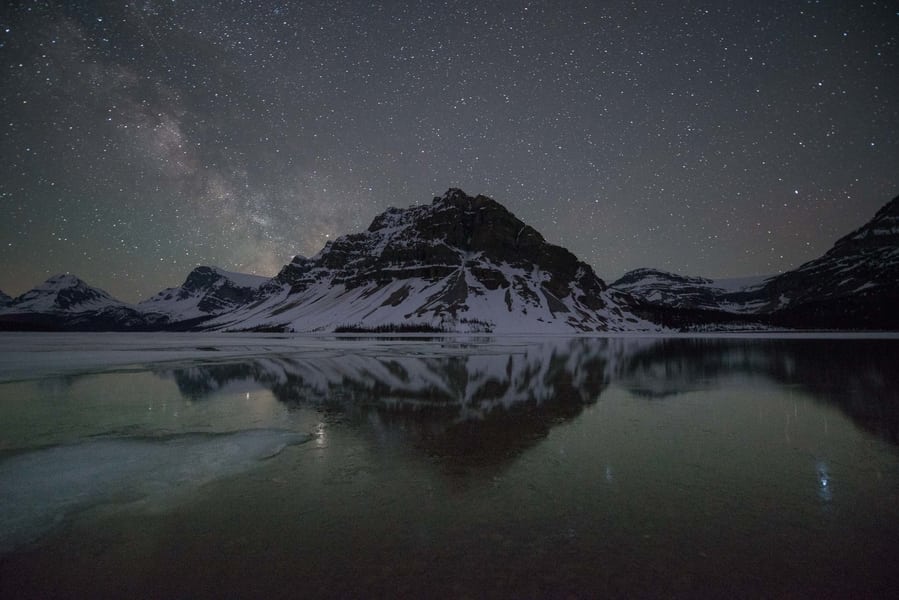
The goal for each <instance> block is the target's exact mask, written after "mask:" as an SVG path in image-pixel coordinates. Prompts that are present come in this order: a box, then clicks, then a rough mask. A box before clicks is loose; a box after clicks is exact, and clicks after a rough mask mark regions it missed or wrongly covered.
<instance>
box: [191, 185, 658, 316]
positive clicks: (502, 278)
mask: <svg viewBox="0 0 899 600" xmlns="http://www.w3.org/2000/svg"><path fill="white" fill-rule="evenodd" d="M628 302H629V297H628V296H627V295H625V294H622V293H620V292H617V291H615V290H609V289H607V286H606V285H605V283H603V281H602V280H601V279H599V277H597V276H596V274H595V273H594V272H593V269H592V268H591V267H590V266H589V265H587V264H586V263H583V262H581V261H579V260H578V259H577V258H576V257H575V256H574V255H573V254H571V253H570V252H568V251H567V250H565V249H564V248H561V247H559V246H554V245H552V244H549V243H547V242H546V241H545V240H544V239H543V237H542V236H541V235H540V234H539V233H538V232H537V231H535V230H534V229H533V228H532V227H529V226H528V225H525V224H524V223H523V222H521V221H520V220H518V219H517V218H515V216H514V215H513V214H512V213H510V212H509V211H508V210H506V209H505V208H504V207H503V206H501V205H500V204H499V203H497V202H495V201H494V200H492V199H490V198H487V197H486V196H476V197H472V196H468V195H466V194H465V193H464V192H462V191H461V190H457V189H451V190H449V191H448V192H447V193H446V194H445V195H444V196H442V197H437V198H434V201H433V202H432V203H431V204H429V205H424V206H413V207H410V208H407V209H396V208H391V209H389V210H387V211H386V212H385V213H383V214H381V215H380V216H378V217H376V218H375V220H374V221H373V222H372V224H371V226H370V227H369V228H368V230H367V231H365V232H362V233H357V234H352V235H346V236H343V237H340V238H338V239H336V240H334V241H332V242H328V244H327V245H326V246H325V247H324V248H323V249H322V251H321V252H319V253H318V254H317V255H316V256H314V257H312V258H303V257H297V258H295V259H294V260H293V261H292V262H291V263H290V264H289V265H287V266H286V267H284V268H283V269H282V270H281V272H280V273H279V274H278V275H277V276H276V277H275V278H274V279H273V280H272V282H271V283H270V284H266V285H264V286H263V287H262V288H260V293H259V294H258V295H257V297H256V299H255V300H254V301H253V302H252V303H250V304H249V305H247V306H244V307H241V308H238V309H237V310H234V311H230V312H228V313H226V314H223V315H221V316H220V317H217V318H216V319H213V320H212V321H210V322H208V323H207V324H206V325H207V326H209V327H212V328H216V329H226V330H244V329H282V330H288V331H332V330H334V329H335V328H340V327H351V328H361V329H374V328H379V327H385V328H387V327H391V328H395V327H398V326H407V327H419V328H423V329H424V328H427V329H441V330H446V331H493V332H506V333H511V332H578V331H609V330H613V331H614V330H632V329H655V328H656V327H655V326H654V325H653V324H651V323H648V322H646V321H643V320H641V319H639V318H637V317H636V316H634V315H633V314H632V313H631V312H630V311H629V310H628Z"/></svg>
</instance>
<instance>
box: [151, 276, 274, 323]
mask: <svg viewBox="0 0 899 600" xmlns="http://www.w3.org/2000/svg"><path fill="white" fill-rule="evenodd" d="M268 281H270V278H268V277H259V276H257V275H246V274H243V273H232V272H230V271H225V270H223V269H219V268H217V267H197V268H196V269H194V270H193V271H191V272H190V274H189V275H188V276H187V279H186V280H185V281H184V283H183V284H182V285H181V286H180V287H173V288H167V289H164V290H162V291H161V292H159V293H158V294H156V295H155V296H153V297H151V298H148V299H147V300H144V301H142V302H140V303H139V304H138V305H137V306H138V309H140V310H141V311H142V312H145V313H156V314H159V315H163V316H164V317H165V318H166V319H167V320H168V321H169V322H171V323H177V322H184V321H191V320H202V319H206V318H208V317H210V316H214V315H218V314H221V313H223V312H227V311H229V310H233V309H235V308H237V307H240V306H242V305H244V304H246V303H247V302H249V301H250V300H252V299H253V298H254V297H255V295H256V293H257V292H258V290H259V287H260V286H261V285H262V284H263V283H266V282H268Z"/></svg>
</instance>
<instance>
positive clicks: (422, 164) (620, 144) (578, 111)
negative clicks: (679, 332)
mask: <svg viewBox="0 0 899 600" xmlns="http://www.w3.org/2000/svg"><path fill="white" fill-rule="evenodd" d="M0 10H2V18H0V113H2V118H0V130H2V135H0V156H2V161H3V168H2V171H0V201H2V207H3V219H2V222H0V243H2V246H0V247H2V269H0V289H2V290H3V291H5V292H7V293H9V294H13V295H15V294H19V293H22V292H23V291H25V290H26V289H27V288H29V287H31V286H33V285H35V284H37V283H38V282H40V281H42V280H43V279H45V278H46V277H47V276H49V275H51V274H54V273H58V272H65V271H69V272H72V273H75V274H77V275H79V276H81V277H82V278H84V279H86V280H87V281H88V282H89V283H91V284H94V285H97V286H99V287H102V288H104V289H106V290H107V291H109V292H111V293H112V294H114V295H116V296H118V297H121V298H123V299H126V300H131V301H134V300H138V299H140V298H145V297H147V296H149V295H151V294H152V293H154V292H155V291H158V290H159V289H161V288H163V287H167V286H171V285H176V284H178V283H180V282H181V281H182V280H183V279H184V277H185V275H186V274H187V272H188V271H189V270H190V269H191V268H193V267H194V266H196V265H199V264H211V265H217V266H221V267H223V268H226V269H231V270H238V271H244V272H253V273H257V274H263V275H273V274H274V273H276V272H277V270H278V268H279V267H280V266H281V265H282V264H284V263H286V262H288V261H289V260H290V259H291V257H292V256H294V255H296V254H304V255H311V254H314V253H315V252H317V251H318V250H319V249H320V248H321V247H322V245H323V244H324V243H325V242H326V241H327V240H328V239H329V238H332V237H334V236H336V235H340V234H344V233H351V232H354V231H359V230H361V229H364V228H365V227H367V225H368V223H369V222H370V221H371V219H372V218H373V217H374V216H375V215H376V214H378V213H380V212H382V211H383V210H384V209H386V208H387V207H389V206H400V207H404V206H408V205H411V204H415V203H420V202H429V201H430V199H431V197H432V196H434V195H438V194H442V193H443V192H444V191H445V190H446V189H447V188H449V187H461V188H463V189H464V190H465V191H467V192H468V193H470V194H476V193H482V194H486V195H489V196H491V197H493V198H495V199H496V200H498V201H499V202H501V203H503V204H504V205H505V206H506V207H507V208H509V209H510V210H511V211H512V212H514V213H515V214H516V216H518V217H519V218H521V219H522V220H524V221H525V222H527V223H529V224H531V225H533V226H534V227H535V228H536V229H537V230H538V231H540V232H541V233H543V234H544V236H545V237H546V238H547V239H548V240H549V241H551V242H553V243H557V244H561V245H564V246H566V247H567V248H569V249H570V250H572V251H573V252H574V253H575V254H576V255H577V256H578V257H579V258H582V259H584V260H586V261H588V262H590V263H591V264H593V266H594V267H595V268H596V270H597V273H598V274H599V275H600V276H602V277H604V278H606V279H607V280H608V279H614V278H615V277H617V276H618V275H620V274H621V273H623V272H624V271H625V270H628V269H631V268H636V267H641V266H653V267H659V268H663V269H666V270H670V271H674V272H679V273H685V274H692V275H705V276H719V277H720V276H744V275H755V274H768V273H776V272H779V271H783V270H786V269H789V268H793V267H795V266H798V265H799V264H800V263H802V262H804V261H806V260H808V259H811V258H813V257H815V256H818V255H820V254H821V253H823V252H824V251H826V250H827V248H828V247H829V246H830V245H831V244H832V243H833V242H834V241H835V239H836V238H838V237H840V236H841V235H842V234H844V233H847V232H848V231H849V230H850V229H852V228H854V227H857V226H859V225H861V224H862V223H864V222H865V221H866V220H868V219H869V218H870V217H871V216H872V215H873V213H874V212H875V211H876V210H877V208H878V207H879V206H881V205H882V204H884V203H886V202H887V201H888V200H890V199H891V198H892V197H893V196H895V195H896V194H897V193H899V76H897V73H899V69H897V63H899V60H897V58H899V47H897V32H899V13H897V9H896V5H895V4H894V3H892V2H862V3H850V2H782V1H777V2H731V3H725V2H670V3H669V2H665V3H661V2H653V3H649V2H645V3H644V2H602V3H600V2H583V3H578V4H574V3H569V2H491V3H480V2H467V1H459V2H385V3H380V4H379V3H375V2H358V1H353V2H339V1H328V2H280V3H279V2H259V1H246V2H210V1H202V2H201V1H165V2H155V1H146V2H109V3H104V2H71V1H70V2H59V3H54V2H12V3H10V2H6V3H4V6H3V8H2V9H0Z"/></svg>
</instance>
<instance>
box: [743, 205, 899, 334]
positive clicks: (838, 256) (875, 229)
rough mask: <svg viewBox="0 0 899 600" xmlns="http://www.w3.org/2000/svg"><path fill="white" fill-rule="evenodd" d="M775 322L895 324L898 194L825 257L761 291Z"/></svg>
mask: <svg viewBox="0 0 899 600" xmlns="http://www.w3.org/2000/svg"><path fill="white" fill-rule="evenodd" d="M759 294H760V295H761V296H762V297H763V298H764V300H765V301H766V302H767V307H766V308H768V309H769V310H770V311H771V312H773V313H774V314H775V322H776V323H779V324H783V325H785V326H792V327H801V328H808V327H814V328H839V329H843V328H848V329H881V328H886V329H896V328H897V326H899V315H897V311H896V307H897V306H899V197H897V198H894V199H893V200H892V201H891V202H889V203H888V204H887V205H886V206H884V207H883V208H882V209H880V210H879V211H878V212H877V214H876V215H875V216H874V218H873V219H871V221H869V222H868V223H866V224H865V225H863V226H862V227H860V228H859V229H857V230H856V231H853V232H852V233H850V234H849V235H847V236H845V237H843V238H841V239H840V240H838V241H837V242H836V244H834V246H833V248H831V249H830V250H829V251H828V252H827V253H826V254H824V256H822V257H820V258H817V259H815V260H812V261H809V262H807V263H805V264H804V265H802V266H800V267H799V268H797V269H795V270H793V271H788V272H786V273H784V274H782V275H778V276H777V277H774V278H772V279H771V280H769V281H768V282H767V284H766V285H765V286H764V287H763V288H761V289H760V290H759Z"/></svg>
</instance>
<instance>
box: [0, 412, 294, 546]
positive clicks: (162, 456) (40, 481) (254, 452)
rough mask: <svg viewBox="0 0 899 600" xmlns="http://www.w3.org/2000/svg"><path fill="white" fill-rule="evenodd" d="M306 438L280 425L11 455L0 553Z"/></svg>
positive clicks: (242, 466) (159, 498)
mask: <svg viewBox="0 0 899 600" xmlns="http://www.w3.org/2000/svg"><path fill="white" fill-rule="evenodd" d="M310 438H311V436H310V435H309V434H306V433H299V432H294V431H287V430H281V429H250V430H245V431H238V432H233V433H224V434H207V433H191V434H186V435H179V436H170V437H165V438H146V437H144V438H97V439H93V440H89V441H85V442H81V443H78V444H72V445H63V446H53V447H49V448H43V449H39V450H34V451H30V452H26V453H24V454H18V455H15V456H12V457H10V458H7V459H6V460H4V461H2V462H0V490H2V494H0V553H5V552H9V551H11V550H14V549H15V548H17V547H20V546H22V545H23V544H27V543H29V542H32V541H34V540H36V539H38V538H39V537H40V536H42V535H43V534H45V533H47V532H48V531H50V530H51V529H52V528H53V527H54V526H56V525H57V524H59V523H60V522H62V521H64V520H65V519H66V518H68V517H71V516H72V515H73V514H75V513H77V512H79V511H83V510H87V509H90V508H92V507H96V506H98V505H102V504H121V503H131V502H135V501H141V503H142V505H143V506H146V507H148V508H152V507H154V506H158V505H160V504H161V503H163V504H164V503H165V502H170V501H172V500H177V498H178V497H179V495H181V494H183V493H185V492H188V491H190V490H193V489H196V488H197V487H199V486H200V485H202V484H204V483H208V482H210V481H213V480H216V479H221V478H224V477H228V476H232V475H235V474H238V473H240V472H243V471H247V470H249V469H252V468H253V467H254V466H256V465H258V464H259V461H261V460H263V459H266V458H270V457H272V456H275V455H277V454H278V453H280V452H281V450H283V449H284V448H285V447H286V446H289V445H295V444H301V443H303V442H306V441H308V440H309V439H310Z"/></svg>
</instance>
